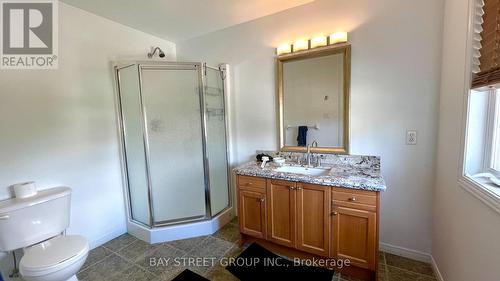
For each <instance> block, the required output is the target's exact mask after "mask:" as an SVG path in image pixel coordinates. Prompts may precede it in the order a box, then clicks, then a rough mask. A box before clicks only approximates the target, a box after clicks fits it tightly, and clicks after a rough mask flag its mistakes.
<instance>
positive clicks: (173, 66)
mask: <svg viewBox="0 0 500 281" xmlns="http://www.w3.org/2000/svg"><path fill="white" fill-rule="evenodd" d="M112 65H113V76H114V80H115V83H114V86H115V98H116V102H115V103H116V114H117V120H118V130H119V140H120V161H121V169H122V180H123V182H124V188H125V192H124V194H125V201H126V205H127V216H128V220H129V221H130V222H132V223H135V224H138V225H140V226H143V227H146V228H149V229H153V228H158V227H165V226H175V225H182V224H186V223H194V222H203V221H208V220H211V219H213V218H215V217H217V216H219V215H221V214H223V213H226V212H227V211H229V210H231V209H232V208H233V194H232V189H231V169H230V151H229V142H230V141H229V132H228V130H229V122H228V116H227V112H228V110H227V108H228V97H227V93H228V92H229V85H228V83H229V82H228V81H227V77H228V73H227V72H228V70H229V65H228V64H219V66H218V67H212V66H208V65H207V64H206V63H201V62H169V61H159V60H147V61H144V60H140V61H117V62H112ZM127 67H136V68H137V69H136V71H137V75H138V82H139V89H138V92H139V99H140V111H141V119H142V120H141V125H142V126H141V129H142V139H143V145H144V157H145V163H146V167H145V168H146V175H147V177H146V180H147V199H148V212H149V225H148V224H145V223H143V222H141V221H138V220H136V219H134V217H133V213H132V202H131V200H132V199H131V194H130V186H129V176H128V163H127V158H126V153H127V150H126V138H125V124H124V118H123V111H122V102H121V98H122V97H121V92H120V73H119V71H120V70H121V69H125V68H127ZM155 68H157V69H168V70H186V69H187V70H196V71H197V72H198V95H199V103H200V105H199V106H200V117H201V135H202V146H203V172H204V192H205V215H204V216H196V217H188V218H179V219H174V220H169V221H160V222H156V221H155V219H154V217H155V216H154V205H153V190H152V184H151V174H150V155H149V153H150V152H149V133H148V126H147V113H146V108H145V102H144V96H143V81H142V69H155ZM207 68H208V69H212V70H215V71H219V72H220V78H221V80H222V89H221V95H222V101H223V104H224V111H223V112H224V116H223V117H224V132H225V153H226V157H225V159H226V166H227V171H226V172H227V179H226V181H227V188H228V193H227V196H228V205H227V206H226V207H225V208H223V209H222V210H220V211H219V212H217V213H216V214H212V208H211V207H212V206H211V205H212V204H211V194H210V174H209V168H210V164H209V158H208V152H207V137H208V136H207V115H208V113H207V111H206V104H205V97H206V83H207V82H206V76H207Z"/></svg>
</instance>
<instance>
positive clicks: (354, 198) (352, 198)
mask: <svg viewBox="0 0 500 281" xmlns="http://www.w3.org/2000/svg"><path fill="white" fill-rule="evenodd" d="M356 200H357V199H356V197H351V198H349V201H353V202H354V201H356Z"/></svg>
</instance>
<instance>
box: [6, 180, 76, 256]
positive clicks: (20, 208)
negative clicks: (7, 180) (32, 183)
mask: <svg viewBox="0 0 500 281" xmlns="http://www.w3.org/2000/svg"><path fill="white" fill-rule="evenodd" d="M70 203H71V189H70V188H69V187H55V188H50V189H45V190H42V191H39V192H38V194H37V195H35V196H32V197H29V198H25V199H17V198H13V199H8V200H4V201H0V251H11V250H15V249H20V248H24V247H27V246H30V245H33V244H36V243H39V242H41V241H44V240H47V239H49V238H51V237H54V236H56V235H58V234H61V233H62V232H63V231H64V230H65V229H66V228H68V226H69V216H70Z"/></svg>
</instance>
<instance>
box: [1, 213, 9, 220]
mask: <svg viewBox="0 0 500 281" xmlns="http://www.w3.org/2000/svg"><path fill="white" fill-rule="evenodd" d="M9 218H10V216H9V215H7V214H0V220H8V219H9Z"/></svg>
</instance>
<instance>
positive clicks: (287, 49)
mask: <svg viewBox="0 0 500 281" xmlns="http://www.w3.org/2000/svg"><path fill="white" fill-rule="evenodd" d="M276 52H277V53H278V55H282V54H288V53H291V52H292V45H290V44H288V43H285V44H281V45H279V46H278V48H277V49H276Z"/></svg>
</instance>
